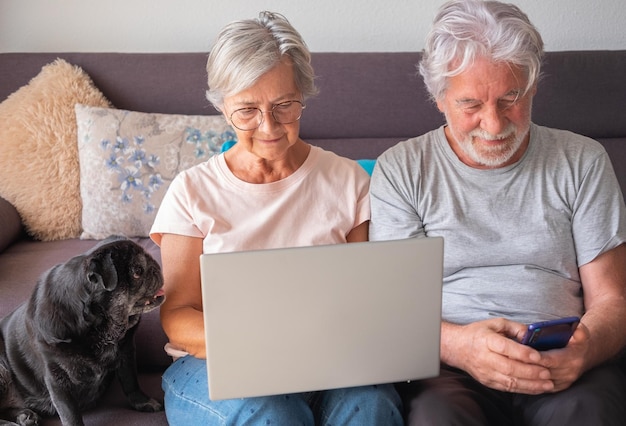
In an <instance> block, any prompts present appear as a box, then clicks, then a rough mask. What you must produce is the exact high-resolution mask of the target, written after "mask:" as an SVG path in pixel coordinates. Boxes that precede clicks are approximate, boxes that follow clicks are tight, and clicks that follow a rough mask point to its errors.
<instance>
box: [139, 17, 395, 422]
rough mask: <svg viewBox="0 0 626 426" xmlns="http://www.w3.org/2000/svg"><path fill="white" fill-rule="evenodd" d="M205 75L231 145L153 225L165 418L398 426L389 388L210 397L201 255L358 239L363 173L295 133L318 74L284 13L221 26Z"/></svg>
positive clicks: (180, 189)
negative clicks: (161, 294) (161, 298)
mask: <svg viewBox="0 0 626 426" xmlns="http://www.w3.org/2000/svg"><path fill="white" fill-rule="evenodd" d="M207 71H208V83H209V87H210V89H209V91H208V92H207V98H208V99H209V100H210V101H211V102H212V103H213V105H215V107H216V108H218V109H219V110H220V111H221V112H222V113H223V114H224V116H225V117H226V119H227V120H228V121H229V123H230V124H232V126H233V127H234V129H235V132H236V133H237V138H238V142H237V144H235V145H234V147H232V148H231V149H230V150H228V151H226V152H225V153H224V154H221V155H219V156H215V157H213V158H211V159H210V160H209V161H207V162H206V163H203V164H201V165H198V166H196V167H193V168H191V169H189V170H187V171H185V172H182V173H181V174H180V175H179V176H177V178H176V179H175V180H174V181H173V182H172V184H171V186H170V188H169V190H168V193H167V195H166V196H165V199H164V200H163V203H162V205H161V207H160V210H159V212H158V215H157V218H156V220H155V223H154V225H153V228H152V231H151V237H152V238H153V240H154V241H155V242H156V243H157V244H159V245H160V247H161V255H162V260H163V273H164V277H165V291H166V296H167V300H166V302H165V303H164V304H163V306H162V307H161V320H162V323H163V328H164V330H165V332H166V334H167V336H168V338H169V344H168V346H167V350H168V352H169V353H170V354H171V355H173V356H174V357H175V358H176V361H175V362H174V363H173V364H172V366H170V368H168V370H167V371H166V372H165V375H164V377H163V389H164V391H165V408H166V412H167V418H168V421H169V423H170V424H172V425H177V424H180V425H190V424H202V425H207V424H220V425H225V424H229V425H230V424H274V425H295V424H298V425H300V424H306V425H312V424H315V423H320V424H333V425H340V424H355V425H367V424H372V425H381V424H384V425H393V424H401V422H402V418H401V411H400V408H399V406H400V400H399V397H398V396H397V394H396V393H395V390H394V389H393V387H392V386H390V385H383V386H364V387H355V388H347V389H335V390H327V391H321V392H309V393H302V394H294V395H289V396H285V395H279V396H268V397H258V398H245V399H237V400H226V401H211V400H209V397H208V385H207V376H206V375H207V370H206V363H205V360H204V359H203V358H205V357H206V353H205V335H204V328H203V317H202V304H201V290H200V266H199V260H198V259H199V255H200V254H201V253H215V252H225V251H241V250H252V249H269V248H280V247H287V246H291V247H293V246H307V245H316V244H334V243H346V242H354V241H365V240H367V237H368V224H369V196H368V188H369V177H368V175H367V173H365V172H364V171H363V170H362V169H361V168H360V167H359V166H358V165H357V164H356V163H355V162H354V161H351V160H348V159H345V158H342V157H339V156H337V155H335V154H333V153H331V152H327V151H324V150H322V149H320V148H317V147H313V146H311V145H309V144H307V143H306V142H304V141H303V140H302V139H300V137H299V128H300V126H299V120H300V117H301V115H302V112H303V110H304V108H305V103H304V102H305V99H307V97H309V96H311V95H314V94H315V93H316V88H315V85H314V83H313V80H314V73H313V69H312V67H311V65H310V53H309V51H308V49H307V47H306V45H305V43H304V41H303V40H302V38H301V36H300V34H298V32H297V31H296V30H295V29H294V28H293V27H292V26H291V25H290V23H289V22H288V21H287V20H286V19H285V18H284V17H283V16H281V15H278V14H273V13H268V12H263V13H261V14H260V16H259V18H258V19H254V20H243V21H237V22H234V23H231V24H230V25H228V26H226V28H224V29H223V30H222V32H221V33H220V34H219V36H218V38H217V41H216V43H215V45H214V46H213V49H212V50H211V53H210V55H209V59H208V63H207ZM311 199H314V200H315V203H316V205H317V208H316V209H311V208H310V200H311ZM320 211H324V212H327V214H325V215H324V218H323V220H320Z"/></svg>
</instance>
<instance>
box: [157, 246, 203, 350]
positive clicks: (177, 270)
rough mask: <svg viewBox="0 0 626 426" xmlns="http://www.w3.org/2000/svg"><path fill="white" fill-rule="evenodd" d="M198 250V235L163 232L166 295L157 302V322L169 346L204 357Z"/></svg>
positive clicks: (200, 247)
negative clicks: (158, 315) (159, 314)
mask: <svg viewBox="0 0 626 426" xmlns="http://www.w3.org/2000/svg"><path fill="white" fill-rule="evenodd" d="M201 254H202V239H201V238H195V237H187V236H181V235H174V234H163V236H162V238H161V259H162V263H163V278H164V280H165V285H164V289H165V296H166V299H165V302H164V303H163V305H161V324H162V325H163V330H165V334H167V337H168V338H169V340H170V344H171V345H172V346H174V347H175V348H176V349H180V350H183V351H185V352H188V353H189V354H191V355H193V356H195V357H197V358H206V346H205V339H204V319H203V316H202V290H201V286H200V255H201Z"/></svg>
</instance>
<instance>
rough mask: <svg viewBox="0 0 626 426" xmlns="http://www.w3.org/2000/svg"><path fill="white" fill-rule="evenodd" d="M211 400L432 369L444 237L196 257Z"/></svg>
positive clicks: (401, 377) (396, 377) (415, 375)
mask: <svg viewBox="0 0 626 426" xmlns="http://www.w3.org/2000/svg"><path fill="white" fill-rule="evenodd" d="M201 274H202V297H203V310H204V320H205V333H206V344H207V367H208V376H209V394H210V398H211V399H213V400H217V399H228V398H240V397H251V396H261V395H273V394H284V393H293V392H302V391H312V390H322V389H332V388H340V387H349V386H360V385H367V384H379V383H390V382H399V381H406V380H413V379H420V378H425V377H432V376H435V375H437V374H438V373H439V343H440V327H441V286H442V274H443V239H442V238H419V239H416V238H412V239H406V240H396V241H377V242H364V243H350V244H335V245H325V246H312V247H299V248H288V249H271V250H261V251H247V252H235V253H221V254H204V255H202V256H201Z"/></svg>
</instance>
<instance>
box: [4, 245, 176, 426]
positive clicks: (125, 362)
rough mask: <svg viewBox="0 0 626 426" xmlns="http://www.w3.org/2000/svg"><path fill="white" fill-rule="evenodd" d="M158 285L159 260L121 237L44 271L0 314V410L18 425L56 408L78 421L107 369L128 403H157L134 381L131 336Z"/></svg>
mask: <svg viewBox="0 0 626 426" xmlns="http://www.w3.org/2000/svg"><path fill="white" fill-rule="evenodd" d="M162 287H163V277H162V275H161V269H160V267H159V264H158V263H157V262H156V261H155V260H154V259H153V258H152V257H151V256H150V255H149V254H148V253H147V252H145V251H144V249H143V248H142V247H141V246H139V245H137V244H135V243H134V242H132V241H130V240H127V239H122V238H120V237H111V238H109V239H107V240H105V241H103V242H101V243H100V244H98V245H97V246H96V247H94V248H93V249H91V250H90V251H88V252H86V253H85V254H82V255H79V256H76V257H74V258H72V259H70V260H69V261H68V262H66V263H63V264H59V265H57V266H55V267H53V268H51V269H50V270H49V271H47V272H45V273H44V274H43V275H42V276H41V277H40V278H39V281H38V282H37V285H36V287H35V289H34V291H33V294H32V295H31V297H30V299H29V300H28V301H27V302H25V303H24V304H22V305H21V306H20V307H18V308H17V309H16V310H15V311H14V312H12V313H11V314H9V315H7V316H6V317H5V318H3V319H2V320H1V321H0V412H3V414H5V415H8V416H10V417H9V418H10V419H11V420H12V421H15V422H16V423H17V424H18V425H29V426H30V425H37V424H38V423H39V420H40V418H39V415H44V416H51V415H54V414H55V413H56V414H58V415H59V417H60V418H61V422H62V423H63V425H83V419H82V415H81V411H82V410H84V409H85V408H88V407H90V406H93V405H94V404H95V402H96V401H97V400H98V399H99V398H100V397H101V396H102V394H103V393H104V392H105V390H106V389H107V387H108V385H109V384H110V381H111V379H112V376H114V375H115V374H114V373H116V375H117V377H118V379H119V380H120V382H121V385H122V389H123V391H124V393H125V394H126V396H127V397H128V400H129V401H130V405H131V406H132V407H133V408H134V409H135V410H139V411H147V412H154V411H160V410H162V409H163V407H162V405H161V404H160V403H159V402H157V401H156V400H154V399H152V398H149V397H148V396H146V395H145V394H144V393H143V392H142V391H141V389H140V388H139V383H138V381H137V369H136V363H135V346H134V340H133V336H134V333H135V331H136V329H137V326H138V324H139V320H140V318H141V314H143V313H145V312H148V311H151V310H153V309H155V308H156V307H158V306H160V305H161V303H163V300H164V299H165V296H164V293H163V290H162ZM16 423H13V422H6V421H4V422H3V421H0V424H16Z"/></svg>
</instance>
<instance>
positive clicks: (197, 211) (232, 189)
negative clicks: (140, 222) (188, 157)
mask: <svg viewBox="0 0 626 426" xmlns="http://www.w3.org/2000/svg"><path fill="white" fill-rule="evenodd" d="M368 191H369V176H368V174H367V173H366V172H365V171H364V170H363V169H362V168H361V166H359V165H358V164H357V163H356V162H355V161H353V160H350V159H347V158H343V157H340V156H338V155H336V154H334V153H332V152H329V151H324V150H323V149H321V148H319V147H311V151H310V153H309V155H308V157H307V159H306V160H305V162H304V163H303V164H302V166H301V167H300V168H299V169H298V170H296V172H294V173H293V174H292V175H290V176H288V177H287V178H285V179H282V180H280V181H277V182H272V183H267V184H252V183H247V182H244V181H242V180H240V179H238V178H237V177H235V176H234V175H233V173H232V172H231V171H230V169H229V168H228V167H227V165H226V161H225V160H224V155H223V154H222V155H218V156H214V157H211V158H210V159H209V160H208V161H207V162H205V163H202V164H200V165H197V166H194V167H192V168H190V169H188V170H186V171H183V172H181V173H180V174H179V175H178V176H176V178H175V179H174V181H173V182H172V183H171V185H170V187H169V189H168V191H167V194H166V195H165V197H164V199H163V202H162V203H161V207H160V208H159V211H158V213H157V216H156V219H155V221H154V224H153V225H152V229H151V231H150V236H151V238H152V239H153V240H154V241H155V242H156V243H157V244H160V242H161V235H162V234H166V233H170V234H178V235H186V236H193V237H201V238H203V239H204V244H203V251H204V253H217V252H229V251H243V250H256V249H268V248H282V247H297V246H310V245H321V244H334V243H344V242H346V235H347V234H348V233H349V232H350V231H351V230H352V229H353V228H355V227H356V226H358V225H359V224H361V223H363V222H365V221H367V220H369V218H370V201H369V192H368Z"/></svg>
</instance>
